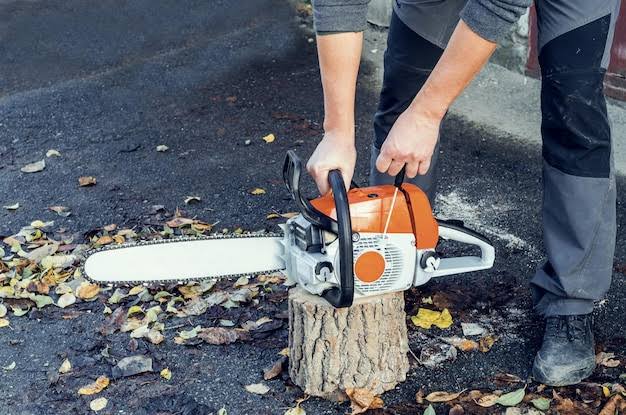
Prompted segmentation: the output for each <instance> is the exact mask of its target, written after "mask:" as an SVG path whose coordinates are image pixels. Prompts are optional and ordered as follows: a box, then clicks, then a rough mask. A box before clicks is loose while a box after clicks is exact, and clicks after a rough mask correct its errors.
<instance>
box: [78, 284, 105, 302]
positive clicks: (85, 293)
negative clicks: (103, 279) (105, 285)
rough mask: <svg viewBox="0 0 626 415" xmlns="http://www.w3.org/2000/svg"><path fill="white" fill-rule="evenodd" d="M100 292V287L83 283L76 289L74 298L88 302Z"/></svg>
mask: <svg viewBox="0 0 626 415" xmlns="http://www.w3.org/2000/svg"><path fill="white" fill-rule="evenodd" d="M99 292H100V286H99V285H98V284H91V283H88V282H84V283H82V284H81V285H79V286H78V288H77V289H76V296H77V297H78V298H82V299H83V300H89V299H91V298H94V297H95V296H97V295H98V293H99Z"/></svg>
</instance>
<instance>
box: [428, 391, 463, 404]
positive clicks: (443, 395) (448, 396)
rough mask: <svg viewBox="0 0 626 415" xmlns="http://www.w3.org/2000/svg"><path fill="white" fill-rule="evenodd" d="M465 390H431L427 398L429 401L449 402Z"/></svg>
mask: <svg viewBox="0 0 626 415" xmlns="http://www.w3.org/2000/svg"><path fill="white" fill-rule="evenodd" d="M463 392H464V391H461V392H457V393H449V392H431V393H429V394H428V395H426V400H427V401H428V402H449V401H452V400H454V399H456V398H458V397H459V396H460V395H461V394H462V393H463Z"/></svg>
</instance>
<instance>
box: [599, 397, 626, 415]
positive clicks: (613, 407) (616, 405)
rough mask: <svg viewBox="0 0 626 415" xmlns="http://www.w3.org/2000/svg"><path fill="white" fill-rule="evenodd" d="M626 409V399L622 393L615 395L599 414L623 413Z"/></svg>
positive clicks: (613, 414) (612, 414)
mask: <svg viewBox="0 0 626 415" xmlns="http://www.w3.org/2000/svg"><path fill="white" fill-rule="evenodd" d="M625 411H626V401H625V400H624V398H622V396H621V395H613V396H612V397H611V399H609V400H608V402H607V403H606V405H604V407H603V408H602V410H601V411H600V413H599V414H598V415H615V414H623V413H625Z"/></svg>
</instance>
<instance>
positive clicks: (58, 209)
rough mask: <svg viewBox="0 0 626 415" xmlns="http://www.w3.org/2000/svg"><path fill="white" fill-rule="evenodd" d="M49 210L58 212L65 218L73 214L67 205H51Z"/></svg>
mask: <svg viewBox="0 0 626 415" xmlns="http://www.w3.org/2000/svg"><path fill="white" fill-rule="evenodd" d="M48 210H50V211H52V212H54V213H56V214H57V215H59V216H61V217H63V218H67V217H68V216H70V215H71V214H72V212H70V210H69V208H68V207H67V206H50V207H49V208H48Z"/></svg>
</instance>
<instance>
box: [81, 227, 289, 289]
mask: <svg viewBox="0 0 626 415" xmlns="http://www.w3.org/2000/svg"><path fill="white" fill-rule="evenodd" d="M283 236H284V235H283V234H280V233H272V232H269V233H245V234H228V235H223V234H212V235H200V236H178V237H175V238H171V239H153V240H143V241H133V242H124V243H122V244H116V245H113V244H109V245H104V246H101V247H99V248H93V249H90V250H88V251H85V252H84V253H83V254H82V257H81V261H80V262H81V265H80V272H81V275H82V276H84V277H85V278H86V279H88V280H89V281H91V282H93V283H95V284H106V285H107V286H109V287H127V286H135V285H143V286H144V287H147V288H158V287H164V286H167V285H171V284H187V283H189V282H203V281H222V280H226V281H231V280H235V279H237V278H239V277H243V276H247V275H258V274H271V273H276V272H280V271H283V270H284V268H277V269H270V270H262V271H258V272H256V273H243V274H227V275H220V276H206V277H195V276H193V277H188V278H172V279H161V280H158V281H153V282H146V281H108V282H104V281H96V280H93V279H91V278H90V277H89V275H87V273H86V272H85V261H86V260H87V258H88V257H89V256H91V255H93V254H96V253H98V252H102V251H113V250H116V249H125V248H132V247H137V246H147V245H159V244H172V243H178V242H192V241H206V240H213V239H239V238H282V237H283Z"/></svg>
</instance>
